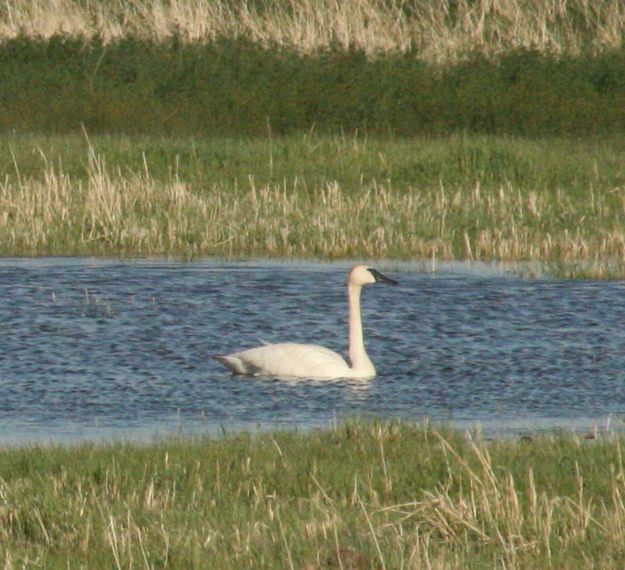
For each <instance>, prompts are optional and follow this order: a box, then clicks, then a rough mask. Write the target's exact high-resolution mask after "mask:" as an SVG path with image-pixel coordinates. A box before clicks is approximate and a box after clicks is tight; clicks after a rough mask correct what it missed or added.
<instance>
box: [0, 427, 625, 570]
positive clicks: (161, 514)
mask: <svg viewBox="0 0 625 570" xmlns="http://www.w3.org/2000/svg"><path fill="white" fill-rule="evenodd" d="M0 476H1V504H0V519H1V520H2V525H0V537H1V538H2V546H1V547H0V548H1V549H2V556H3V561H4V567H5V568H18V567H19V568H24V567H25V568H31V567H33V568H34V567H45V568H66V567H68V566H67V564H68V561H71V562H69V564H70V567H71V568H78V567H89V568H105V567H106V568H129V567H140V568H206V567H207V566H210V567H216V568H217V567H219V568H229V569H235V568H298V569H304V568H306V569H308V570H313V569H325V568H352V569H359V570H360V569H363V570H364V569H368V568H388V569H390V568H415V569H416V568H484V567H488V568H493V567H503V566H505V567H506V568H520V567H522V568H528V567H531V568H573V567H581V566H582V565H583V566H584V567H585V568H602V569H609V568H620V565H621V563H622V556H623V541H624V539H625V536H624V531H623V529H624V528H625V506H624V504H623V495H624V494H625V488H624V486H623V485H624V481H625V474H624V472H623V459H622V456H621V440H619V439H611V438H610V439H606V440H596V441H592V442H586V441H583V440H582V441H580V440H577V439H576V438H573V437H568V436H564V435H563V436H559V437H545V438H542V439H536V440H533V441H521V442H514V441H500V442H492V443H488V444H484V443H480V442H479V441H478V442H477V443H473V442H472V441H471V440H469V439H467V438H466V437H464V436H462V435H460V434H457V433H453V432H439V431H436V430H434V429H432V428H431V427H428V426H411V425H407V424H399V423H397V424H396V423H391V424H382V425H380V424H376V423H373V424H351V425H346V426H343V427H340V428H336V429H331V430H328V431H323V432H314V433H309V434H302V433H288V432H287V433H275V434H268V435H258V436H250V435H246V434H243V435H238V436H228V437H225V438H223V439H219V440H214V441H208V440H192V441H172V442H168V443H160V444H157V445H153V446H134V445H128V444H126V445H121V444H115V445H106V446H91V445H82V446H80V447H76V448H55V447H51V448H50V447H48V448H32V449H14V450H11V449H7V450H3V451H1V452H0Z"/></svg>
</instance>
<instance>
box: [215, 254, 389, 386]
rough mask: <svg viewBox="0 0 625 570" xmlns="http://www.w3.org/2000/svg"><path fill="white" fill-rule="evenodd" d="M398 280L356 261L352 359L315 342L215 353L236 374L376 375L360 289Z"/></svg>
mask: <svg viewBox="0 0 625 570" xmlns="http://www.w3.org/2000/svg"><path fill="white" fill-rule="evenodd" d="M379 282H382V283H390V284H392V285H396V284H397V281H395V280H394V279H390V278H389V277H386V276H384V275H382V274H381V273H380V272H379V271H376V270H375V269H371V268H369V267H366V266H364V265H356V266H355V267H353V268H352V270H351V271H350V272H349V279H348V282H347V298H348V303H349V360H350V362H351V366H350V365H349V364H348V363H347V362H345V360H344V359H343V357H342V356H340V355H339V354H337V353H336V352H333V351H332V350H328V349H327V348H324V347H322V346H317V345H315V344H296V343H293V342H284V343H280V344H268V345H265V346H259V347H258V348H252V349H250V350H244V351H241V352H235V353H233V354H229V355H227V356H214V357H213V358H215V359H216V360H218V361H219V362H221V363H222V364H224V365H225V366H227V367H228V368H229V369H230V370H231V371H232V373H233V374H244V375H249V376H273V377H277V378H314V379H324V380H331V379H334V378H361V379H366V378H373V377H374V376H375V366H373V362H371V360H370V359H369V357H368V356H367V352H366V351H365V344H364V340H363V336H362V319H361V317H360V292H361V291H362V288H363V286H364V285H369V284H371V283H379Z"/></svg>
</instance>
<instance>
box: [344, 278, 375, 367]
mask: <svg viewBox="0 0 625 570" xmlns="http://www.w3.org/2000/svg"><path fill="white" fill-rule="evenodd" d="M361 291H362V286H361V285H353V284H351V283H350V284H349V286H348V287H347V297H348V303H349V359H350V361H351V369H352V371H353V372H354V373H357V374H358V375H363V376H368V375H371V376H373V375H375V367H374V366H373V362H371V360H370V359H369V357H368V356H367V351H366V350H365V342H364V339H363V335H362V318H361V316H360V292H361Z"/></svg>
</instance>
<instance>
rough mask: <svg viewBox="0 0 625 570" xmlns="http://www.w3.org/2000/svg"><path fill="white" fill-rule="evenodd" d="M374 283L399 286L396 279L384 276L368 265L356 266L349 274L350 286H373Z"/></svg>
mask: <svg viewBox="0 0 625 570" xmlns="http://www.w3.org/2000/svg"><path fill="white" fill-rule="evenodd" d="M372 283H388V284H390V285H397V281H395V279H391V278H390V277H387V276H386V275H382V274H381V273H380V272H379V271H378V270H377V269H372V268H371V267H367V266H366V265H356V266H355V267H353V268H352V270H351V271H350V272H349V284H350V285H358V286H360V287H362V286H363V285H371V284H372Z"/></svg>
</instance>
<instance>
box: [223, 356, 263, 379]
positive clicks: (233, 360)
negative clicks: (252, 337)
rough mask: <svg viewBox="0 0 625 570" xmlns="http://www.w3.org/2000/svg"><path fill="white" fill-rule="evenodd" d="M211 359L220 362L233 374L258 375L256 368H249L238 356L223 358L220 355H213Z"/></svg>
mask: <svg viewBox="0 0 625 570" xmlns="http://www.w3.org/2000/svg"><path fill="white" fill-rule="evenodd" d="M213 358H214V359H215V360H216V361H217V362H221V363H222V364H223V365H224V366H225V367H226V368H228V370H230V372H232V373H233V374H244V375H248V376H249V375H255V374H258V368H257V367H256V366H251V365H250V364H249V363H248V362H245V361H244V360H243V359H242V358H239V357H238V356H232V355H231V356H223V355H221V354H214V355H213Z"/></svg>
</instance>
